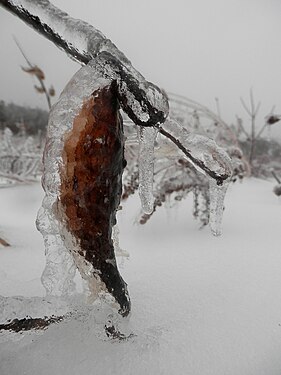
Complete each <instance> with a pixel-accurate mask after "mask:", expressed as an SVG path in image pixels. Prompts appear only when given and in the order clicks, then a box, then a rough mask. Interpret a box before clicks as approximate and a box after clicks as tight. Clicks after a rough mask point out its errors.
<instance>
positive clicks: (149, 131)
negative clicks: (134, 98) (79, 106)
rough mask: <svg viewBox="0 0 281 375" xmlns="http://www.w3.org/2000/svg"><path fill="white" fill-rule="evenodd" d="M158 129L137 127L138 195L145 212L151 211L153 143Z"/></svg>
mask: <svg viewBox="0 0 281 375" xmlns="http://www.w3.org/2000/svg"><path fill="white" fill-rule="evenodd" d="M157 133H158V130H157V129H156V128H151V127H149V128H139V129H138V136H139V158H138V163H139V196H140V200H141V205H142V210H143V212H144V213H146V214H151V212H152V211H153V205H154V198H153V177H154V144H155V140H156V137H157Z"/></svg>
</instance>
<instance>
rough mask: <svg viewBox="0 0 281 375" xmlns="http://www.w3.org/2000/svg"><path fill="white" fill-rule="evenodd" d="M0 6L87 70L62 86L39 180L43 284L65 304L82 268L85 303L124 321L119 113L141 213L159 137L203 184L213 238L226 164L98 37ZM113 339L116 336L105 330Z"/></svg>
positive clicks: (39, 9) (39, 8)
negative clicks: (103, 306)
mask: <svg viewBox="0 0 281 375" xmlns="http://www.w3.org/2000/svg"><path fill="white" fill-rule="evenodd" d="M0 4H2V5H3V6H4V7H6V8H7V9H9V10H11V11H12V12H13V13H15V14H17V15H18V16H19V17H20V18H22V19H23V20H25V21H26V22H27V23H29V24H30V25H32V26H33V27H34V28H35V29H36V30H37V31H39V32H41V33H42V34H43V35H45V36H47V37H48V38H49V39H51V40H52V41H53V42H55V44H57V45H58V46H59V47H61V48H63V49H64V50H65V51H66V52H67V53H69V54H70V55H71V56H72V57H73V58H75V59H76V60H77V61H79V62H81V63H82V64H83V65H85V66H84V67H82V68H81V69H80V70H79V71H78V72H77V73H76V74H75V75H74V77H73V78H72V79H71V81H70V82H69V83H68V85H67V86H66V87H65V89H64V91H63V92H62V94H61V96H60V98H59V100H58V102H57V103H56V104H55V105H54V106H53V107H52V110H51V113H50V118H49V125H48V132H47V141H46V147H45V151H44V174H43V180H42V182H43V188H44V190H45V198H44V200H43V203H42V207H41V209H40V211H39V214H38V220H37V225H38V229H39V230H40V231H41V233H42V235H43V236H44V242H45V249H46V268H45V270H44V272H43V275H42V283H43V285H44V286H45V289H46V292H47V294H48V295H49V296H53V295H55V296H61V297H66V296H69V295H71V294H72V293H74V282H73V278H74V275H75V271H76V269H78V270H79V272H80V274H81V276H82V278H83V279H84V280H85V282H86V284H87V292H88V293H87V294H88V299H89V300H90V301H91V302H93V301H95V300H97V298H98V297H100V298H103V299H104V300H105V301H108V302H110V304H111V305H112V307H113V308H115V309H117V311H118V313H119V314H120V316H123V317H125V316H127V315H128V314H129V312H130V309H131V303H130V297H129V293H128V289H127V284H126V283H125V281H124V280H123V278H122V277H121V275H120V273H119V270H118V267H117V263H116V258H115V252H114V246H113V241H112V228H113V226H114V225H115V224H116V211H117V209H118V206H119V202H120V198H121V189H122V173H123V169H124V167H125V165H126V162H125V158H124V141H125V139H124V133H123V121H122V117H121V113H120V111H119V109H120V107H121V108H122V110H123V111H124V112H125V113H126V114H127V115H128V117H129V118H130V119H131V121H132V122H133V123H134V124H135V125H137V126H138V140H139V156H138V175H139V181H138V184H139V192H140V198H141V203H142V208H143V211H144V213H145V214H150V213H151V212H152V211H153V208H154V196H153V179H154V168H155V166H154V164H155V156H156V153H155V141H156V138H157V135H161V137H163V139H165V140H166V141H165V142H167V143H168V144H173V147H176V148H177V149H178V150H180V152H181V154H182V158H184V159H186V158H187V159H188V160H189V162H190V163H192V165H193V166H194V168H196V169H198V170H200V171H201V172H202V173H203V174H204V175H206V177H207V179H208V181H209V188H210V194H209V197H210V220H209V221H210V226H211V230H212V232H213V234H214V235H220V233H221V219H222V212H223V199H224V195H225V193H226V189H227V185H228V182H229V179H230V176H231V173H232V167H231V161H230V158H229V156H228V155H227V153H226V152H225V151H224V150H223V149H222V148H220V147H218V146H217V144H216V143H215V142H214V141H213V140H211V139H209V138H207V137H205V136H203V135H195V134H192V133H191V132H190V131H188V130H187V129H186V128H185V127H184V126H182V125H181V124H180V123H179V122H178V121H176V120H175V119H174V118H173V117H171V116H169V103H168V98H167V96H166V95H165V94H164V93H163V92H162V91H161V90H160V89H159V88H158V87H157V86H155V85H154V84H152V83H150V82H148V81H146V80H145V78H144V77H143V76H142V75H141V74H140V73H139V72H138V71H136V70H135V68H134V67H133V66H132V65H131V63H130V61H129V60H128V59H127V58H126V57H125V56H124V55H123V54H122V52H120V51H119V50H118V49H117V47H116V46H115V45H114V44H113V43H112V42H111V41H109V40H108V39H106V38H105V37H104V36H103V34H102V33H101V32H100V31H98V30H96V29H95V28H94V27H92V26H91V25H88V24H87V23H85V22H83V21H80V20H75V19H73V18H70V17H69V16H68V15H67V14H66V13H64V12H62V11H60V10H59V9H57V8H56V7H54V6H53V5H52V4H51V3H50V2H49V1H47V0H39V1H36V2H34V1H31V0H11V1H9V0H1V1H0ZM110 332H115V333H116V332H118V330H117V331H116V329H115V327H111V326H109V327H108V326H107V333H109V334H110Z"/></svg>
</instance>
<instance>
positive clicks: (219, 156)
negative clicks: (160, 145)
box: [159, 117, 232, 184]
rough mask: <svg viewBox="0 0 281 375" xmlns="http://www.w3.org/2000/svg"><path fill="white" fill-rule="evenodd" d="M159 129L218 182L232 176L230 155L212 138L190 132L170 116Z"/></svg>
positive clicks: (197, 166)
mask: <svg viewBox="0 0 281 375" xmlns="http://www.w3.org/2000/svg"><path fill="white" fill-rule="evenodd" d="M159 131H160V133H161V134H162V135H164V136H165V137H167V138H169V139H170V140H171V141H172V142H173V143H175V144H176V146H177V147H178V148H179V149H181V150H182V151H183V152H184V153H185V154H186V156H187V157H188V158H189V160H190V161H191V162H192V163H193V164H194V167H195V168H196V169H198V171H200V172H202V173H205V174H207V175H209V176H210V177H212V178H214V179H216V180H217V183H218V184H220V183H222V182H223V181H224V180H226V179H228V178H229V177H230V176H231V174H232V164H231V159H230V157H229V156H228V154H227V153H226V151H224V150H223V149H222V148H221V147H219V146H218V145H217V144H216V142H215V141H213V140H212V139H210V138H207V137H204V136H202V135H197V134H193V133H190V132H189V131H188V130H186V129H185V128H184V127H183V126H182V125H181V124H179V123H178V122H177V121H175V120H173V119H171V118H169V117H168V118H167V119H166V121H165V122H164V124H162V125H161V126H160V127H159Z"/></svg>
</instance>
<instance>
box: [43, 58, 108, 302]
mask: <svg viewBox="0 0 281 375" xmlns="http://www.w3.org/2000/svg"><path fill="white" fill-rule="evenodd" d="M94 65H95V64H94V63H93V64H91V63H90V64H89V65H87V66H86V67H83V68H81V69H80V70H79V71H78V72H77V73H76V74H75V75H74V77H73V78H72V80H71V81H70V82H69V83H68V85H67V86H66V88H65V89H64V91H63V92H62V94H61V96H60V99H59V101H58V102H57V103H56V104H55V105H54V106H53V108H52V110H51V113H50V117H49V126H48V133H47V141H46V146H45V151H44V156H43V161H44V173H43V177H42V185H43V188H44V190H45V193H46V195H45V197H44V200H43V202H42V206H41V208H40V210H39V212H38V216H37V221H36V223H37V228H38V230H39V231H40V232H41V234H42V235H43V237H44V242H45V252H46V267H45V270H44V272H43V274H42V283H43V285H44V287H45V289H46V293H47V295H68V294H71V293H72V292H73V289H74V284H73V278H74V276H75V267H74V261H73V258H72V256H71V255H70V253H69V251H68V250H67V249H66V248H65V244H64V242H63V240H62V237H61V235H60V232H59V227H60V225H59V221H58V218H57V217H56V215H55V212H54V207H55V205H56V200H57V197H58V196H59V191H60V166H61V165H62V150H63V146H64V134H65V133H66V132H67V131H69V130H70V129H71V127H72V123H73V120H74V117H75V115H76V114H77V113H78V111H79V109H80V108H81V106H82V104H83V101H84V100H85V99H86V98H87V97H88V96H89V95H91V93H92V92H93V91H94V90H95V89H97V88H98V87H99V86H100V85H104V84H105V83H107V82H108V81H107V80H105V79H104V78H101V77H100V75H99V74H97V70H96V69H95V67H94Z"/></svg>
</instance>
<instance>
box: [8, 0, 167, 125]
mask: <svg viewBox="0 0 281 375" xmlns="http://www.w3.org/2000/svg"><path fill="white" fill-rule="evenodd" d="M2 5H3V6H4V7H6V8H7V9H8V10H10V11H12V12H13V13H15V14H17V15H18V16H19V17H20V18H21V19H23V20H24V21H25V22H27V23H28V24H29V25H30V26H32V27H33V28H34V29H35V30H36V31H38V32H39V33H41V34H43V35H44V36H45V37H47V38H48V39H50V40H51V41H52V42H54V43H55V44H56V45H57V46H58V47H59V48H61V49H63V50H64V51H65V52H67V53H68V54H69V55H70V57H71V58H74V59H75V60H76V61H79V62H80V63H82V64H87V63H88V62H89V61H90V60H91V59H96V58H97V57H99V58H100V59H102V56H103V58H104V60H105V62H107V63H108V66H109V70H110V73H109V74H110V75H111V73H112V71H114V72H115V73H114V74H115V75H117V76H118V77H119V78H118V80H119V96H120V97H119V100H120V103H121V106H122V107H123V110H124V111H125V112H126V113H127V114H128V115H129V117H130V118H131V119H132V120H133V121H134V122H135V123H138V124H139V125H143V126H154V125H156V124H159V123H162V122H163V121H164V120H165V118H166V117H167V115H168V111H169V105H168V99H167V96H166V95H165V94H164V93H163V92H162V91H161V90H160V89H159V88H158V87H157V86H155V85H154V84H152V83H151V82H148V81H146V80H145V78H144V77H143V76H142V75H141V74H140V73H139V72H138V71H137V70H136V69H135V68H134V67H133V66H132V64H131V62H130V61H129V60H128V59H127V57H126V56H125V55H124V54H123V53H122V52H121V51H120V50H119V49H118V48H117V47H116V46H115V45H114V44H113V43H112V42H111V41H110V40H109V39H107V38H106V37H105V36H104V35H103V34H102V33H101V32H100V31H99V30H97V29H95V28H94V27H93V26H92V25H89V24H88V23H86V22H84V21H81V20H78V19H74V18H72V17H70V16H69V15H68V14H67V13H65V12H63V11H61V10H60V9H59V8H57V7H55V6H54V5H53V4H51V3H50V2H49V1H48V0H38V1H34V0H7V1H5V3H4V4H2ZM103 69H104V70H106V64H104V63H103ZM104 73H105V71H104Z"/></svg>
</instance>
